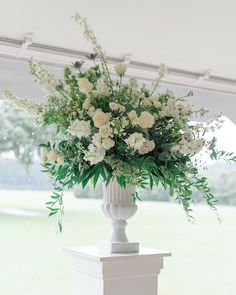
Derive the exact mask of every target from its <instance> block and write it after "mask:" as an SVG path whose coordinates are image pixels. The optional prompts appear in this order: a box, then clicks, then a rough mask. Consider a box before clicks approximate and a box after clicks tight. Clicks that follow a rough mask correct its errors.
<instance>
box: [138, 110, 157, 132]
mask: <svg viewBox="0 0 236 295" xmlns="http://www.w3.org/2000/svg"><path fill="white" fill-rule="evenodd" d="M154 121H155V120H154V117H153V115H152V114H150V113H149V112H146V111H144V112H142V113H141V115H140V116H139V118H138V124H139V126H140V127H141V128H144V129H145V128H151V127H152V126H153V125H154Z"/></svg>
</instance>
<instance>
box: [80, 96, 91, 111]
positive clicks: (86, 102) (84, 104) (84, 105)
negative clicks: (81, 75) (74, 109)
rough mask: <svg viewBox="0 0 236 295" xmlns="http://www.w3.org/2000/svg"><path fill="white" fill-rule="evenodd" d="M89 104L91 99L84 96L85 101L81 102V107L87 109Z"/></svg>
mask: <svg viewBox="0 0 236 295" xmlns="http://www.w3.org/2000/svg"><path fill="white" fill-rule="evenodd" d="M90 106H91V100H90V98H86V99H85V101H84V102H83V106H82V107H83V109H85V110H88V109H89V108H90Z"/></svg>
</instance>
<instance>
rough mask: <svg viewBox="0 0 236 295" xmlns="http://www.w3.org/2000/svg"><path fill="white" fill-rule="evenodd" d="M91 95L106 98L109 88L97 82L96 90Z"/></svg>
mask: <svg viewBox="0 0 236 295" xmlns="http://www.w3.org/2000/svg"><path fill="white" fill-rule="evenodd" d="M93 93H94V94H95V95H97V96H108V95H109V88H108V87H107V85H106V84H104V83H103V82H102V81H100V80H99V81H98V82H97V86H96V90H94V91H93Z"/></svg>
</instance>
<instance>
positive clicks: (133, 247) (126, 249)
mask: <svg viewBox="0 0 236 295" xmlns="http://www.w3.org/2000/svg"><path fill="white" fill-rule="evenodd" d="M97 247H98V253H103V254H107V253H132V252H138V251H139V243H137V242H112V241H98V245H97Z"/></svg>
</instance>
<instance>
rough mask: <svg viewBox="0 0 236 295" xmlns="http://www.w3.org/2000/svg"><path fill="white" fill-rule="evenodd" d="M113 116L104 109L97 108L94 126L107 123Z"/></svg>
mask: <svg viewBox="0 0 236 295" xmlns="http://www.w3.org/2000/svg"><path fill="white" fill-rule="evenodd" d="M110 117H111V114H110V113H104V112H103V111H101V110H99V109H97V110H96V111H95V113H94V115H93V122H94V126H95V127H97V128H100V127H102V126H103V125H106V124H107V123H108V121H109V119H110Z"/></svg>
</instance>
